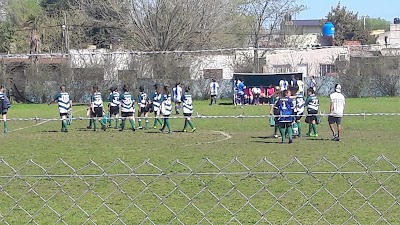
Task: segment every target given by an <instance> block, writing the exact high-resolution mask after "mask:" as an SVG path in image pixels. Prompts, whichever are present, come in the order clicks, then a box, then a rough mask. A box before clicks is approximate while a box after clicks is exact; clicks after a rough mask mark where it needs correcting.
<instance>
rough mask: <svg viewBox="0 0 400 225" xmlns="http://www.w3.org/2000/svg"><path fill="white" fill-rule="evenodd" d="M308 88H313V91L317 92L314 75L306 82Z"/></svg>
mask: <svg viewBox="0 0 400 225" xmlns="http://www.w3.org/2000/svg"><path fill="white" fill-rule="evenodd" d="M308 88H312V89H313V90H314V93H316V92H317V81H315V77H314V76H311V79H310V81H309V83H308Z"/></svg>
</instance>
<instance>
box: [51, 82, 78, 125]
mask: <svg viewBox="0 0 400 225" xmlns="http://www.w3.org/2000/svg"><path fill="white" fill-rule="evenodd" d="M53 102H57V103H58V112H59V113H60V117H61V132H68V129H67V116H68V113H70V112H71V111H72V100H71V98H70V96H69V94H68V93H67V92H66V91H65V86H64V85H62V86H61V87H60V92H58V93H57V94H56V95H55V96H54V98H53V99H52V100H51V101H50V102H49V104H48V105H50V104H51V103H53Z"/></svg>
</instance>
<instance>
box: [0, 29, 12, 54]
mask: <svg viewBox="0 0 400 225" xmlns="http://www.w3.org/2000/svg"><path fill="white" fill-rule="evenodd" d="M14 40H15V28H14V26H13V25H12V24H11V23H10V22H1V23H0V52H9V51H11V50H12V43H13V42H14Z"/></svg>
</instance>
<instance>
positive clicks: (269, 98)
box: [267, 84, 275, 105]
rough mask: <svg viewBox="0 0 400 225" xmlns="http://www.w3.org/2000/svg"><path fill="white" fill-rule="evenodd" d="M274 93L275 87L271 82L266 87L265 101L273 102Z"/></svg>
mask: <svg viewBox="0 0 400 225" xmlns="http://www.w3.org/2000/svg"><path fill="white" fill-rule="evenodd" d="M274 94H275V88H274V87H273V86H272V84H270V85H269V86H268V89H267V102H268V104H269V105H273V104H275V102H274V99H273V97H274Z"/></svg>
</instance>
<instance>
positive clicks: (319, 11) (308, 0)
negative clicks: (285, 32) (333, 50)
mask: <svg viewBox="0 0 400 225" xmlns="http://www.w3.org/2000/svg"><path fill="white" fill-rule="evenodd" d="M296 2H297V3H298V4H302V5H305V6H307V8H308V9H307V10H305V11H303V12H301V13H300V14H299V15H297V16H296V19H299V20H300V19H322V18H325V16H326V15H327V14H328V13H329V11H330V10H331V8H332V6H336V5H337V4H338V2H339V0H296ZM340 4H341V5H343V6H346V7H347V9H349V10H351V11H353V12H358V15H359V16H370V17H373V18H378V17H380V18H383V19H385V20H388V21H393V19H394V18H396V17H400V0H380V1H377V0H340Z"/></svg>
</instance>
